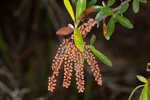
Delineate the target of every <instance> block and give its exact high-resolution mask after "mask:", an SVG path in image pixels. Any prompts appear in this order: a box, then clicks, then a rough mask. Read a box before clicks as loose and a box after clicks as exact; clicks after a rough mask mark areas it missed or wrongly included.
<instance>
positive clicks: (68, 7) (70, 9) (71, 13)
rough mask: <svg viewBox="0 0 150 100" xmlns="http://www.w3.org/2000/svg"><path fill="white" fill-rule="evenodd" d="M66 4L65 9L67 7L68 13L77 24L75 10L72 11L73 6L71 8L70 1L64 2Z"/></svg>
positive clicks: (65, 0)
mask: <svg viewBox="0 0 150 100" xmlns="http://www.w3.org/2000/svg"><path fill="white" fill-rule="evenodd" d="M64 4H65V7H66V9H67V11H68V12H69V14H70V16H71V18H72V20H73V21H74V22H75V17H74V12H73V9H72V6H71V4H70V2H69V0H64Z"/></svg>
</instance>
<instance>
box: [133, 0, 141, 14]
mask: <svg viewBox="0 0 150 100" xmlns="http://www.w3.org/2000/svg"><path fill="white" fill-rule="evenodd" d="M139 6H140V4H139V0H133V2H132V9H133V11H134V13H138V12H139Z"/></svg>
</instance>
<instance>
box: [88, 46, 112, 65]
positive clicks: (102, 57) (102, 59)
mask: <svg viewBox="0 0 150 100" xmlns="http://www.w3.org/2000/svg"><path fill="white" fill-rule="evenodd" d="M88 47H89V49H90V50H91V51H92V52H93V53H94V54H95V55H96V56H97V57H98V58H99V60H100V61H102V62H103V63H104V64H106V65H108V66H110V67H112V62H111V61H110V60H109V59H108V58H107V57H106V56H105V55H104V54H102V53H101V52H100V51H98V50H96V49H95V48H94V47H93V46H92V45H89V46H88Z"/></svg>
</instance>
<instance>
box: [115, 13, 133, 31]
mask: <svg viewBox="0 0 150 100" xmlns="http://www.w3.org/2000/svg"><path fill="white" fill-rule="evenodd" d="M117 20H118V22H119V23H120V24H121V25H122V26H124V27H126V28H129V29H132V28H133V24H132V23H131V22H130V20H129V19H128V18H126V17H124V16H120V15H117Z"/></svg>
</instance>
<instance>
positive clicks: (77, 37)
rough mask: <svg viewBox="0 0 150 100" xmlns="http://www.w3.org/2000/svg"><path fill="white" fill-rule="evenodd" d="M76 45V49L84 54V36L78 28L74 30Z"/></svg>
mask: <svg viewBox="0 0 150 100" xmlns="http://www.w3.org/2000/svg"><path fill="white" fill-rule="evenodd" d="M73 35H74V37H73V38H74V43H75V45H76V47H77V48H78V49H79V50H80V51H81V52H83V51H84V42H83V38H82V35H81V33H80V31H79V29H78V28H75V29H74V34H73Z"/></svg>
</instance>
